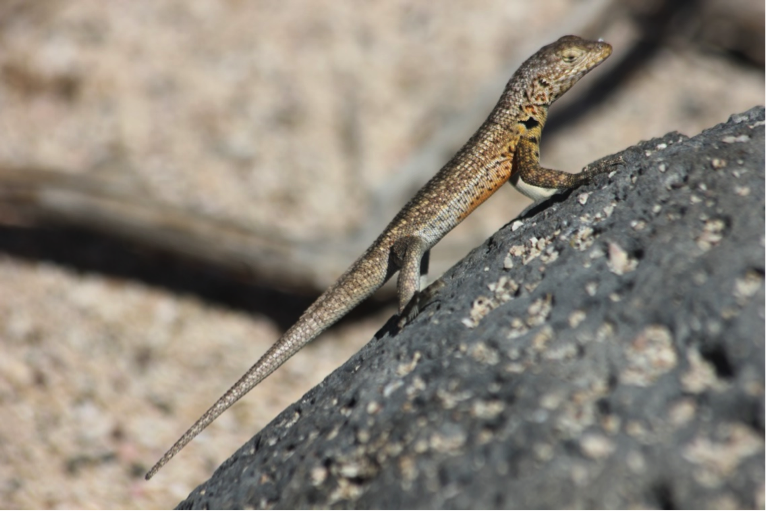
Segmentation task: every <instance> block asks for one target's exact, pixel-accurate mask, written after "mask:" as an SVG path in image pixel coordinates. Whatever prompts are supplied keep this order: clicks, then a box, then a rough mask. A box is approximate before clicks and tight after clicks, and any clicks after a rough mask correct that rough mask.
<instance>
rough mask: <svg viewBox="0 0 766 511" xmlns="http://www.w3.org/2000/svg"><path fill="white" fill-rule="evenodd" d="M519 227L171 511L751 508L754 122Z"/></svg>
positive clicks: (654, 158)
mask: <svg viewBox="0 0 766 511" xmlns="http://www.w3.org/2000/svg"><path fill="white" fill-rule="evenodd" d="M622 156H623V158H624V160H625V166H624V167H622V168H620V169H619V170H618V171H617V172H616V173H614V174H613V175H612V176H602V177H601V178H600V179H598V181H597V182H596V183H595V184H594V185H592V186H589V187H585V188H581V189H578V190H576V191H574V192H573V193H571V194H569V196H565V197H558V198H554V199H553V200H550V201H547V202H545V203H543V204H540V205H538V206H535V207H534V208H531V209H530V210H528V211H526V212H525V213H524V214H522V215H521V217H520V218H519V219H517V220H515V221H512V222H511V223H510V224H509V225H507V226H505V227H504V228H502V229H501V230H500V231H499V232H498V233H496V234H495V235H494V236H492V237H491V238H490V239H489V240H487V241H486V242H485V243H484V244H483V245H482V246H480V247H478V248H477V249H475V250H474V251H472V252H471V253H470V254H469V255H468V256H467V257H466V258H465V259H464V260H463V261H461V262H460V263H458V264H457V265H456V266H455V267H454V268H452V269H451V270H450V271H448V272H447V273H446V274H445V275H444V277H443V279H442V282H443V284H444V285H443V287H441V288H440V289H438V290H436V291H435V292H434V293H433V296H432V297H431V298H430V301H428V302H427V303H426V304H425V305H424V307H423V310H422V311H421V313H420V315H419V316H417V317H416V318H415V319H414V320H413V321H412V322H411V323H410V324H409V325H407V326H406V327H404V328H403V329H402V330H401V331H399V332H397V331H396V326H395V325H396V321H395V319H393V320H392V321H390V322H389V324H388V325H387V326H386V327H385V328H384V329H383V330H381V331H380V332H379V333H378V335H377V337H376V338H375V339H374V340H373V341H372V342H370V343H369V344H368V345H367V346H366V347H365V348H364V349H362V350H361V351H360V352H359V353H358V354H357V355H355V356H354V357H352V358H351V360H349V361H348V362H347V363H346V364H344V365H343V366H342V367H341V368H339V369H338V370H337V371H335V372H334V373H333V374H332V375H330V376H329V377H328V378H327V379H326V380H325V381H324V382H322V384H320V385H319V386H317V387H316V388H314V389H313V390H311V391H310V392H309V393H308V394H306V396H305V397H304V398H303V399H302V400H301V401H300V402H298V403H296V404H294V405H293V406H291V407H289V408H288V409H287V410H285V411H284V412H283V413H282V414H280V415H279V417H277V418H276V419H275V420H274V421H273V422H272V423H271V424H269V426H267V427H266V428H265V429H263V431H261V432H260V433H259V434H257V435H256V436H255V437H254V438H253V439H252V440H250V441H249V442H248V443H247V444H245V445H244V446H243V447H242V448H241V449H240V450H239V451H237V452H236V453H235V454H234V455H233V456H232V457H231V458H230V459H229V460H228V461H226V462H225V463H224V464H223V465H222V466H221V467H220V468H219V469H218V470H217V471H216V473H215V474H214V475H213V477H212V478H211V479H210V480H209V481H208V482H206V483H204V484H203V485H201V486H200V487H198V488H197V489H196V490H195V491H194V492H193V493H192V494H191V495H190V496H189V498H188V499H187V500H185V501H184V502H182V503H181V504H180V507H181V508H183V509H187V508H188V509H191V508H230V507H234V508H243V507H280V508H305V507H321V508H326V507H334V508H497V507H527V508H569V507H576V508H627V507H644V508H710V507H716V508H720V507H724V508H740V507H760V508H762V507H763V506H764V490H763V488H764V487H763V481H764V398H763V387H764V280H763V278H764V110H763V108H755V109H752V110H750V111H749V112H746V113H744V114H740V115H735V116H733V117H732V118H731V119H730V120H729V122H727V123H725V124H721V125H719V126H716V127H715V128H712V129H710V130H707V131H705V132H703V133H702V134H700V135H698V136H696V137H694V138H691V139H689V138H687V137H685V136H684V135H680V134H678V133H670V134H668V135H666V136H665V137H663V138H661V139H655V140H651V141H649V142H643V143H641V144H639V145H638V146H636V147H632V148H630V149H628V150H627V151H625V152H624V153H623V154H622Z"/></svg>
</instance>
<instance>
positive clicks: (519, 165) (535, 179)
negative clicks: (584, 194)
mask: <svg viewBox="0 0 766 511" xmlns="http://www.w3.org/2000/svg"><path fill="white" fill-rule="evenodd" d="M618 163H619V161H618V160H614V161H612V160H607V161H605V162H603V163H601V164H599V165H597V166H595V167H593V168H587V167H586V169H584V170H583V171H582V172H580V173H579V174H570V173H569V172H563V171H561V170H553V169H546V168H545V167H541V166H540V142H539V139H538V137H537V136H529V137H521V138H520V139H519V141H518V143H517V145H516V152H515V154H514V158H513V173H512V174H511V178H510V179H509V180H508V182H509V183H510V184H512V185H513V186H514V187H515V188H516V189H517V190H518V191H520V192H521V193H523V194H524V195H526V196H527V197H529V198H530V199H532V200H539V199H543V198H548V197H550V196H551V195H554V194H556V193H559V192H563V191H564V190H569V189H571V188H577V187H578V186H581V185H583V184H586V183H588V182H590V181H591V180H592V179H593V177H594V176H597V175H599V174H603V173H605V172H608V171H609V170H611V167H613V166H614V165H616V164H618Z"/></svg>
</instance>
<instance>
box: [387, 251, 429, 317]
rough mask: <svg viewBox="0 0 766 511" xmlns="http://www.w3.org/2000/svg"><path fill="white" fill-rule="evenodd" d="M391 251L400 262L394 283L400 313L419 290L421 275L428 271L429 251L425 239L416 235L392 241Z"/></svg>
mask: <svg viewBox="0 0 766 511" xmlns="http://www.w3.org/2000/svg"><path fill="white" fill-rule="evenodd" d="M393 251H394V254H396V256H397V258H398V259H399V260H400V262H401V267H400V268H399V280H398V281H397V284H396V287H397V289H396V291H397V295H398V297H399V314H400V315H401V314H402V312H404V309H405V308H406V307H407V304H408V303H410V302H411V301H412V299H413V297H415V295H417V293H419V292H420V289H421V284H422V282H421V277H422V276H423V275H424V274H425V273H427V272H428V261H429V254H430V252H429V250H428V248H427V247H426V243H425V241H424V240H423V239H422V238H420V237H418V236H407V237H405V238H401V239H400V240H398V241H397V242H396V243H394V246H393Z"/></svg>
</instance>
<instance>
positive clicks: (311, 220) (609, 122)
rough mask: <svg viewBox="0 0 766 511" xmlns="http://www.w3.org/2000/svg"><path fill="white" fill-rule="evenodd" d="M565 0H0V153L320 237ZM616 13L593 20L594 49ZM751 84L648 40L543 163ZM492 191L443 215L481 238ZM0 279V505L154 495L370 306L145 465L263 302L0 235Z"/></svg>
mask: <svg viewBox="0 0 766 511" xmlns="http://www.w3.org/2000/svg"><path fill="white" fill-rule="evenodd" d="M543 4H544V5H543ZM578 5H580V2H570V1H564V0H552V1H549V2H544V3H543V2H506V1H500V0H486V1H482V2H478V3H477V2H457V1H455V2H431V3H425V2H422V3H418V4H414V5H410V4H409V3H408V2H403V1H396V2H394V1H391V2H385V3H383V2H378V3H374V4H372V3H370V4H366V5H365V8H364V9H360V8H355V7H354V4H352V3H351V2H337V1H329V0H327V1H321V0H319V1H313V2H311V3H310V7H308V6H309V4H308V3H298V2H266V1H263V2H245V1H230V2H210V1H180V0H175V1H173V0H164V1H163V2H149V1H137V2H99V1H95V0H94V1H73V2H62V1H59V2H12V1H8V2H6V3H5V4H4V6H2V7H0V34H1V35H0V40H1V41H2V44H0V161H2V162H6V163H13V164H38V165H44V166H52V167H55V168H59V169H61V170H63V171H66V172H75V173H84V174H90V175H94V176H102V175H108V176H112V177H115V178H118V179H124V180H126V181H127V182H130V183H131V186H135V188H136V190H141V193H146V194H149V195H151V196H154V197H156V198H158V199H160V200H163V201H167V202H170V203H174V204H178V205H183V206H185V207H191V208H195V209H197V210H198V211H202V212H208V213H211V214H216V215H219V216H223V217H230V218H236V219H239V220H241V221H244V222H248V223H251V224H253V225H270V226H274V227H278V228H279V229H281V230H283V231H284V232H287V233H290V234H291V235H294V236H296V237H300V236H316V235H317V233H322V234H327V235H335V236H337V235H342V234H343V233H344V232H346V230H348V229H349V227H350V226H353V225H354V222H356V221H357V220H358V218H359V216H360V215H364V211H365V210H364V198H365V193H364V191H365V190H372V189H375V187H376V186H378V185H380V183H383V182H385V180H386V177H387V176H388V175H390V174H391V172H394V171H395V170H396V169H397V167H398V166H399V165H401V164H402V163H403V162H404V161H405V160H406V159H407V157H408V156H410V155H411V154H412V153H413V152H414V151H416V150H417V149H418V147H420V145H422V144H423V143H424V141H425V140H427V139H428V138H429V137H430V136H431V135H432V134H433V133H434V131H435V130H437V129H439V128H440V127H441V126H442V125H443V124H445V123H447V122H449V120H450V119H451V118H452V116H454V115H455V114H456V113H458V112H460V111H461V109H463V108H467V105H469V104H470V101H471V99H472V98H474V97H475V96H476V94H478V93H479V92H480V91H482V90H483V87H484V85H485V84H486V83H487V80H488V79H489V78H490V77H491V76H493V75H494V74H495V73H497V70H498V69H503V68H504V66H506V65H507V63H508V62H510V61H512V60H513V59H514V58H518V55H515V54H514V51H515V50H517V49H518V48H519V47H521V46H524V47H528V46H529V44H530V42H533V43H534V44H533V46H534V45H536V46H541V45H543V44H546V43H548V42H550V41H548V40H541V39H539V37H541V36H540V34H550V33H551V30H553V29H555V27H557V26H563V25H564V24H565V23H566V21H567V19H568V17H570V16H571V15H572V13H573V12H575V11H576V9H577V7H578ZM631 30H633V28H632V27H631V25H630V24H629V23H628V22H625V21H617V22H615V23H612V24H610V25H609V26H608V27H607V28H606V29H605V33H604V34H603V36H604V37H605V38H606V39H607V40H608V41H610V42H613V44H614V45H615V55H614V57H613V59H615V58H617V57H619V54H620V51H621V50H624V49H625V48H624V47H622V46H621V44H627V43H626V41H628V40H629V36H630V34H631ZM558 35H563V34H558ZM524 57H526V55H524ZM603 68H604V69H603V72H608V66H606V65H605V66H603ZM601 71H602V70H599V72H601ZM589 78H590V77H589ZM582 86H583V87H584V86H585V81H584V82H583V84H582ZM497 94H499V91H497ZM763 97H764V80H763V71H762V70H760V69H757V68H755V67H753V66H752V65H748V64H746V63H743V62H740V61H737V60H734V59H731V58H729V57H727V55H726V54H723V53H721V52H718V51H715V50H707V49H704V48H702V49H701V48H698V47H695V46H691V45H682V44H679V45H676V46H674V45H669V46H668V47H666V48H663V49H661V50H660V51H659V53H658V54H657V55H655V56H654V58H653V59H651V61H649V62H648V63H647V65H646V66H645V67H644V68H643V69H641V70H640V72H637V73H634V74H633V75H632V76H631V77H630V78H629V79H628V80H626V81H625V82H624V83H623V84H622V85H621V87H620V89H619V90H618V91H617V92H616V93H615V94H613V95H611V96H610V97H609V98H607V99H606V100H605V101H603V102H602V103H600V104H599V105H598V106H597V107H595V108H594V109H593V110H592V111H590V112H588V113H587V114H586V115H584V116H582V117H580V118H578V119H577V123H576V124H571V125H567V126H566V127H565V128H563V129H561V130H558V131H557V133H556V136H555V137H554V138H553V139H552V140H548V141H547V144H546V145H545V147H544V154H543V160H544V163H545V164H547V165H548V166H551V167H555V168H564V169H567V170H577V169H579V168H580V167H582V166H583V165H584V164H586V163H588V162H590V161H591V160H593V159H595V158H598V157H600V156H603V155H605V154H609V153H611V152H615V151H617V150H620V149H622V148H624V147H626V146H628V145H631V144H633V143H635V142H637V141H638V140H640V139H647V138H651V137H652V136H659V135H663V134H664V133H666V132H668V131H671V130H678V131H681V132H683V133H686V134H688V135H693V134H696V133H698V132H699V131H700V130H701V129H703V128H706V127H709V126H712V125H714V124H715V123H718V122H722V121H724V120H725V119H726V118H727V117H728V115H729V114H731V113H734V112H739V111H743V110H746V109H748V108H750V107H752V106H754V105H756V104H762V103H763ZM555 115H556V108H554V109H553V110H552V117H554V118H555ZM433 170H434V172H436V170H438V169H433ZM497 195H498V197H497V198H493V200H492V201H491V203H490V204H488V205H487V206H485V207H483V208H482V211H480V212H478V213H476V214H474V217H475V218H476V219H475V220H472V221H471V223H468V225H467V226H466V227H465V229H471V230H474V231H476V230H479V232H485V233H486V234H490V233H492V232H494V230H496V229H497V228H498V227H499V226H501V225H502V224H503V223H505V222H506V221H508V220H509V219H510V218H512V216H513V214H515V212H518V211H519V209H520V208H521V207H523V206H524V205H525V204H526V201H525V200H524V199H522V198H520V196H519V195H518V194H516V193H515V192H514V191H512V190H510V188H509V189H508V190H506V191H502V192H500V193H498V194H497ZM459 235H460V233H457V234H456V236H459ZM470 248H472V247H470V246H469V247H465V251H466V252H467V251H468V250H469V249H470ZM0 283H1V284H0V346H2V356H1V357H0V407H1V408H0V409H1V410H2V417H3V420H2V421H0V506H2V507H9V508H15V507H19V508H39V507H49V508H73V507H75V508H124V507H129V508H155V507H169V506H170V507H172V506H174V505H175V504H176V503H177V502H178V501H179V500H180V499H182V498H184V497H185V496H186V495H187V494H188V493H189V492H190V491H191V490H192V489H193V488H194V487H195V486H196V485H197V484H199V483H201V482H202V481H204V480H205V479H206V478H207V477H209V475H210V474H211V473H212V471H213V470H214V469H215V468H216V467H217V466H218V465H219V464H220V463H221V462H223V461H224V460H225V459H226V458H227V457H228V456H229V455H230V454H231V453H232V452H233V451H234V450H235V449H236V448H237V447H239V446H240V445H241V444H242V443H243V442H244V441H246V440H247V439H248V438H250V437H251V436H252V435H253V434H255V433H256V432H257V431H258V430H259V429H260V428H262V427H263V426H264V425H265V424H267V423H268V422H269V421H270V420H271V419H272V418H274V417H275V416H276V414H277V413H279V411H281V410H282V409H283V408H284V407H285V406H286V405H288V404H289V403H291V402H293V401H295V400H297V399H298V398H299V397H300V396H301V395H302V394H303V393H305V392H306V391H307V390H309V389H310V388H311V387H312V386H313V385H315V384H317V383H319V382H320V381H321V380H322V378H323V377H324V376H326V375H327V374H328V373H329V372H331V371H332V370H333V369H334V368H335V367H337V366H338V365H340V364H341V363H342V362H343V361H345V360H346V359H347V358H348V357H349V356H350V355H351V354H352V353H354V352H355V351H356V350H357V349H358V348H359V347H360V346H361V345H362V344H364V343H365V342H367V341H368V340H369V338H370V337H371V335H372V334H373V333H374V331H375V330H376V329H377V328H379V327H380V326H381V325H382V324H383V323H384V322H385V321H386V319H387V318H388V317H389V316H390V314H391V313H392V311H391V310H390V309H382V310H380V311H378V312H374V313H371V314H368V315H366V316H364V317H363V318H362V319H361V320H359V321H357V322H349V323H345V324H343V325H341V326H340V327H339V328H336V329H334V330H333V331H331V332H329V333H328V334H326V335H325V336H323V337H322V340H321V342H317V343H314V344H312V345H310V346H309V347H307V348H306V349H305V350H304V351H303V352H301V353H299V354H298V355H296V356H295V357H294V359H293V360H292V361H291V362H289V363H288V364H286V366H285V367H283V368H282V369H281V370H280V371H278V372H277V373H276V374H274V375H273V376H272V377H270V378H269V379H268V380H267V381H266V382H264V383H263V384H262V385H261V386H260V387H259V388H258V389H257V390H255V391H253V392H252V393H251V394H250V395H249V396H248V397H247V398H246V399H245V400H243V402H242V403H240V404H239V405H237V406H235V407H234V408H233V409H232V410H230V411H229V412H228V413H226V414H224V415H223V416H222V417H221V418H220V419H219V420H218V421H217V422H216V423H214V424H213V425H212V426H211V427H210V428H209V429H208V430H207V431H206V432H205V433H204V434H202V435H201V436H200V437H199V438H198V439H197V440H195V441H194V442H193V443H192V444H191V445H190V446H188V447H187V448H186V449H185V450H184V451H183V452H182V453H181V454H180V455H179V456H178V457H177V458H176V459H175V460H174V461H173V462H171V463H170V464H169V465H168V466H167V467H165V468H164V469H163V471H162V472H160V474H159V475H158V476H157V477H156V478H155V479H153V480H152V481H151V482H149V483H147V482H144V480H143V473H144V472H145V471H146V469H148V468H149V467H150V466H151V464H152V463H154V461H155V460H156V459H157V458H158V457H159V456H160V455H161V454H162V452H164V450H165V449H166V448H167V447H169V446H170V445H171V444H172V442H173V441H174V440H175V439H176V438H177V437H178V436H179V435H180V433H182V432H183V431H184V430H185V428H186V427H188V426H189V425H190V424H191V423H192V421H193V420H194V419H196V418H197V416H198V415H200V413H201V412H202V411H204V409H205V408H206V407H207V406H208V405H209V404H211V403H212V402H213V400H214V399H216V398H217V397H218V396H219V395H220V394H221V393H222V392H223V391H224V390H225V389H226V388H228V387H229V386H230V385H231V384H232V383H233V382H234V381H235V380H236V379H237V378H238V377H239V376H240V375H241V373H243V372H244V370H245V369H246V368H247V367H249V366H250V365H251V364H252V362H254V361H255V360H256V359H257V357H258V356H260V354H262V353H263V351H265V350H266V348H267V347H268V346H269V345H270V344H271V343H272V342H273V341H274V340H275V339H276V338H277V337H278V335H279V327H278V326H277V324H276V323H275V322H274V321H273V318H272V317H271V316H270V313H269V311H268V310H254V311H252V312H250V313H248V312H244V311H241V310H233V309H228V308H226V307H224V306H221V305H217V304H214V303H205V302H203V301H202V300H200V299H199V298H198V297H194V296H189V295H183V294H179V293H173V292H172V291H170V290H168V289H165V288H162V287H157V286H152V285H151V284H147V283H145V282H142V281H141V280H136V279H130V278H120V277H115V276H110V275H104V274H101V273H97V272H89V271H78V270H75V269H72V268H70V267H66V266H61V265H56V264H52V263H48V262H45V261H33V260H32V261H30V260H25V259H20V258H15V257H12V256H11V255H7V254H4V253H1V252H0Z"/></svg>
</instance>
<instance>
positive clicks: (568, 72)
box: [498, 35, 612, 125]
mask: <svg viewBox="0 0 766 511" xmlns="http://www.w3.org/2000/svg"><path fill="white" fill-rule="evenodd" d="M611 54H612V46H611V45H610V44H609V43H605V42H604V41H589V40H587V39H582V38H581V37H577V36H573V35H567V36H564V37H562V38H560V39H559V40H558V41H556V42H553V43H551V44H549V45H547V46H543V47H542V48H540V49H539V50H538V51H537V53H535V54H534V55H532V56H531V57H530V58H528V59H527V60H526V62H524V63H523V64H522V65H521V67H519V69H518V70H517V71H516V73H514V75H513V77H512V78H511V80H510V81H509V82H508V86H507V87H506V90H505V93H504V95H503V98H502V99H501V101H500V104H499V105H498V106H499V109H500V115H501V116H504V115H506V114H502V111H506V112H508V111H512V110H515V109H520V110H521V115H522V117H524V118H527V119H534V120H535V121H536V123H538V124H540V125H542V124H544V123H545V118H546V117H547V111H548V107H549V106H550V105H551V104H553V102H554V101H556V100H557V99H558V98H559V97H561V95H562V94H564V93H565V92H566V91H568V90H569V89H570V88H571V87H572V86H573V85H574V84H575V83H577V81H578V80H579V79H580V78H582V77H583V76H585V75H586V74H587V73H588V72H589V71H590V70H591V69H593V68H594V67H596V66H598V65H599V64H601V62H603V61H604V60H605V59H606V58H607V57H608V56H609V55H611ZM517 115H518V114H517Z"/></svg>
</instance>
